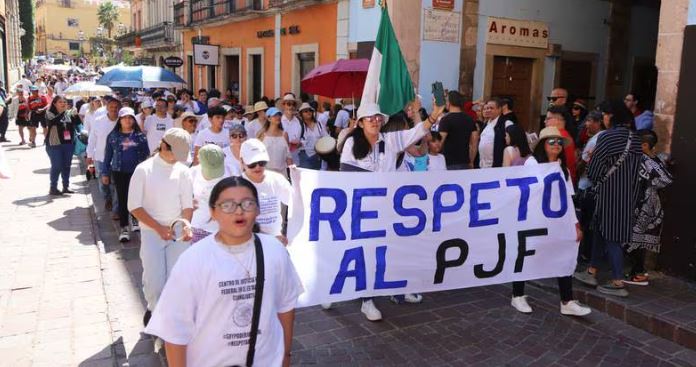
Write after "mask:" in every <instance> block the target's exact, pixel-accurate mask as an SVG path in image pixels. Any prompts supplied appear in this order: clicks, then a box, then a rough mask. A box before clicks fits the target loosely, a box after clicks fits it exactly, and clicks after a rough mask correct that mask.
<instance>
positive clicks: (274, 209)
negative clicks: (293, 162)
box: [242, 170, 292, 236]
mask: <svg viewBox="0 0 696 367" xmlns="http://www.w3.org/2000/svg"><path fill="white" fill-rule="evenodd" d="M242 177H244V178H245V179H247V180H249V177H247V175H246V174H242ZM249 182H251V183H253V184H254V186H255V187H256V190H257V191H258V192H259V210H260V212H261V213H260V214H259V216H258V217H256V223H258V224H259V228H260V229H261V233H266V234H270V235H273V236H279V235H281V234H282V228H283V217H282V216H281V215H280V203H283V204H285V205H290V198H291V197H292V186H290V182H288V180H287V179H286V178H285V177H284V176H282V175H281V174H280V173H277V172H273V171H269V170H266V172H265V177H264V179H263V182H262V183H256V182H253V181H251V180H249Z"/></svg>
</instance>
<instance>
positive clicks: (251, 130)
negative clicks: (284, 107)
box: [244, 119, 263, 139]
mask: <svg viewBox="0 0 696 367" xmlns="http://www.w3.org/2000/svg"><path fill="white" fill-rule="evenodd" d="M244 127H245V128H246V131H247V137H248V138H249V139H256V136H257V135H259V131H261V129H262V128H263V126H261V122H260V121H259V119H254V120H252V121H251V122H250V123H248V124H246V125H244Z"/></svg>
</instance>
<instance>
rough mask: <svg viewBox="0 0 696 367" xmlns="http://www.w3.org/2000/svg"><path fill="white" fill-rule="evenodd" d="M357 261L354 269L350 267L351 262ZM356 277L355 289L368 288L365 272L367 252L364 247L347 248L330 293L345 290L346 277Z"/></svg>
mask: <svg viewBox="0 0 696 367" xmlns="http://www.w3.org/2000/svg"><path fill="white" fill-rule="evenodd" d="M353 262H354V263H355V266H354V268H353V269H350V270H349V269H348V267H349V266H350V264H351V263H353ZM350 277H353V278H355V291H363V290H365V289H366V288H367V279H366V273H365V252H364V251H363V248H362V247H355V248H351V249H348V250H346V251H345V252H344V253H343V259H342V260H341V267H340V269H338V274H336V278H335V279H334V282H333V284H332V285H331V291H330V292H329V293H330V294H338V293H341V292H342V291H343V285H344V284H345V282H346V278H350Z"/></svg>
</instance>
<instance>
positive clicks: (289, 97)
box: [283, 93, 297, 103]
mask: <svg viewBox="0 0 696 367" xmlns="http://www.w3.org/2000/svg"><path fill="white" fill-rule="evenodd" d="M285 102H292V103H297V100H295V96H293V95H292V93H285V95H284V96H283V103H285Z"/></svg>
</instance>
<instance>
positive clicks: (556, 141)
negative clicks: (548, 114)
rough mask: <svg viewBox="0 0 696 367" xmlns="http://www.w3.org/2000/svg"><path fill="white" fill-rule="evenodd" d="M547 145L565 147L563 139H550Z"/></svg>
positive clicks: (547, 140)
mask: <svg viewBox="0 0 696 367" xmlns="http://www.w3.org/2000/svg"><path fill="white" fill-rule="evenodd" d="M546 144H548V145H560V146H563V145H565V142H564V141H563V139H562V138H548V139H546Z"/></svg>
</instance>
